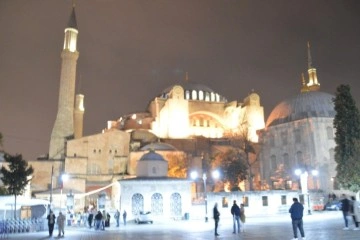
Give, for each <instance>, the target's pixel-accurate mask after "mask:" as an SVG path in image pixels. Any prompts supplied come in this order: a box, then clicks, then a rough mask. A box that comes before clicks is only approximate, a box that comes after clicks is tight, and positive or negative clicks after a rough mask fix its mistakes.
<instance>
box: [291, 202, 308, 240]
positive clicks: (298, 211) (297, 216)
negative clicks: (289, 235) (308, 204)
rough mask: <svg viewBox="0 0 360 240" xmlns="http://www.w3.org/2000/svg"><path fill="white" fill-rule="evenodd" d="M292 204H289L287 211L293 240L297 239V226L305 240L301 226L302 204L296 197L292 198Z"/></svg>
mask: <svg viewBox="0 0 360 240" xmlns="http://www.w3.org/2000/svg"><path fill="white" fill-rule="evenodd" d="M293 202H294V203H293V204H292V205H291V207H290V209H289V213H290V216H291V222H292V228H293V232H294V238H293V240H297V239H298V238H297V229H298V228H299V231H300V234H301V238H302V239H303V240H305V233H304V227H303V220H302V218H303V214H304V206H303V205H302V204H301V203H299V201H298V199H297V198H293Z"/></svg>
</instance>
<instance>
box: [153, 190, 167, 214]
mask: <svg viewBox="0 0 360 240" xmlns="http://www.w3.org/2000/svg"><path fill="white" fill-rule="evenodd" d="M163 205H164V201H163V197H162V195H161V194H160V193H154V194H153V195H152V196H151V212H152V213H153V214H154V215H162V214H163V210H164V206H163Z"/></svg>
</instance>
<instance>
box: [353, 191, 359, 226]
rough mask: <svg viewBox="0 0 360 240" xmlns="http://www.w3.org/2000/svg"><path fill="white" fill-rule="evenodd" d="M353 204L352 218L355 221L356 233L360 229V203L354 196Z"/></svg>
mask: <svg viewBox="0 0 360 240" xmlns="http://www.w3.org/2000/svg"><path fill="white" fill-rule="evenodd" d="M351 200H352V203H351V208H352V217H353V220H354V224H355V228H354V231H358V230H360V229H359V222H360V209H359V207H360V206H359V201H357V200H356V198H355V197H354V196H352V197H351Z"/></svg>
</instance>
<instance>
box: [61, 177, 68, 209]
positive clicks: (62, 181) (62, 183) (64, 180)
mask: <svg viewBox="0 0 360 240" xmlns="http://www.w3.org/2000/svg"><path fill="white" fill-rule="evenodd" d="M68 179H69V175H67V174H62V175H61V188H60V211H61V206H62V196H63V188H64V182H66V181H67V180H68Z"/></svg>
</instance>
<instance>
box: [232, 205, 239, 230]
mask: <svg viewBox="0 0 360 240" xmlns="http://www.w3.org/2000/svg"><path fill="white" fill-rule="evenodd" d="M231 214H232V215H233V234H235V233H236V226H237V233H240V208H239V206H238V205H237V204H236V200H234V203H233V205H232V207H231Z"/></svg>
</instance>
